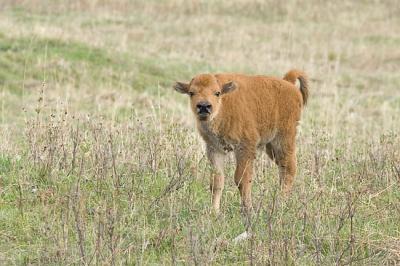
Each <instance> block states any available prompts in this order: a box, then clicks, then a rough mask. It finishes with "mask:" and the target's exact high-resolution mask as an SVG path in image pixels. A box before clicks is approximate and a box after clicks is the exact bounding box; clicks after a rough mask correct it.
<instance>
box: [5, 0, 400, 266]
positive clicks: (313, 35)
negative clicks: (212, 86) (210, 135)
mask: <svg viewBox="0 0 400 266" xmlns="http://www.w3.org/2000/svg"><path fill="white" fill-rule="evenodd" d="M399 32H400V4H399V3H398V1H395V0H393V1H389V0H388V1H372V0H371V1H370V0H360V1H344V2H341V3H339V2H335V1H317V0H311V1H294V0H289V1H281V2H276V1H256V0H251V1H244V0H241V1H227V0H223V1H182V0H168V1H153V0H150V1H128V0H118V1H111V0H99V1H95V0H93V1H90V0H80V1H60V0H57V1H50V0H42V1H39V0H31V1H28V0H26V1H24V0H18V1H11V0H3V1H2V2H1V3H0V114H1V116H0V136H1V142H0V264H2V265H12V264H17V265H21V264H54V265H59V264H66V265H69V264H100V265H109V264H117V265H121V264H140V265H148V264H150V265H157V264H165V265H170V264H195V265H203V264H260V265H268V264H269V265H288V264H289V265H293V264H296V265H311V264H317V265H332V264H337V265H346V264H356V265H358V264H360V265H364V264H369V265H374V264H382V265H393V264H396V263H400V186H399V185H400V149H399V147H400V136H399V128H400V91H399V88H400V71H399V69H400V35H399ZM291 68H299V69H303V70H304V71H306V72H307V73H308V75H309V77H310V78H311V86H310V93H311V96H310V99H309V105H308V106H307V107H306V109H305V111H304V113H303V116H302V122H301V125H300V127H299V134H298V138H297V143H298V148H297V150H298V174H297V178H296V180H295V185H294V191H293V193H292V195H291V197H290V198H284V197H283V196H282V195H281V194H280V191H279V180H278V178H277V169H276V167H275V166H274V164H273V163H272V162H271V161H269V159H268V157H267V156H266V155H265V154H262V153H260V154H259V157H258V160H257V165H256V169H255V170H256V171H255V173H256V177H255V180H254V185H253V201H254V205H255V214H254V217H253V220H252V223H251V228H250V230H251V232H252V233H253V234H252V237H251V238H250V239H248V240H247V241H243V242H240V243H236V244H235V243H234V242H233V241H232V239H234V238H235V237H236V236H237V235H239V234H240V233H242V232H243V231H244V230H245V228H244V224H243V222H242V217H241V215H240V198H239V193H238V191H237V188H236V187H235V185H234V182H233V177H232V175H233V171H234V168H233V163H234V160H233V158H231V159H230V162H228V163H227V165H226V168H227V173H228V174H227V178H226V188H225V191H224V195H223V199H222V206H221V214H220V215H218V216H215V215H213V214H210V201H211V198H210V193H209V191H208V182H209V181H208V179H209V174H210V169H209V166H208V163H207V160H206V158H205V155H204V147H203V143H202V141H201V139H200V138H199V136H198V134H197V133H196V130H195V126H194V122H193V117H192V115H191V113H190V110H189V107H188V104H187V101H188V99H186V97H184V96H182V95H179V94H177V93H175V92H173V90H172V84H173V82H174V81H175V80H181V81H188V80H190V78H191V77H192V76H193V75H195V74H197V73H203V72H243V73H247V74H267V75H274V76H283V75H284V74H285V73H286V72H287V71H288V70H289V69H291Z"/></svg>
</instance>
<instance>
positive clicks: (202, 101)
mask: <svg viewBox="0 0 400 266" xmlns="http://www.w3.org/2000/svg"><path fill="white" fill-rule="evenodd" d="M296 80H299V82H300V88H297V87H296V86H295V83H296ZM174 88H175V90H177V91H178V92H180V93H185V94H188V95H190V100H191V107H192V110H193V112H194V114H195V116H196V118H197V119H196V120H197V127H198V130H199V132H200V134H201V136H202V137H203V139H204V141H205V142H206V146H207V156H208V158H209V160H210V162H211V165H212V166H213V175H212V177H211V180H210V189H211V191H212V195H213V207H214V209H215V211H216V212H218V211H219V206H220V200H221V195H222V190H223V187H224V165H223V164H224V159H225V157H226V154H227V153H228V152H230V151H233V152H234V153H235V157H236V164H237V165H236V171H235V183H236V184H237V186H238V188H239V191H240V195H241V198H242V205H243V207H245V209H247V210H248V209H249V208H251V183H252V175H253V161H254V159H255V157H256V150H257V149H258V148H261V149H263V150H265V151H266V152H267V154H268V155H269V157H270V158H271V159H272V160H274V161H275V163H276V164H277V165H278V167H279V176H280V181H281V184H282V189H283V190H284V191H285V192H289V191H290V189H291V187H292V183H293V178H294V176H295V174H296V153H295V152H296V151H295V137H296V126H297V124H298V122H299V120H300V115H301V111H302V108H303V106H304V105H305V104H306V102H307V99H308V79H307V77H306V75H305V74H304V73H303V72H301V71H298V70H291V71H289V72H288V73H287V74H286V75H285V77H284V79H279V78H274V77H267V76H247V75H241V74H215V75H213V74H201V75H198V76H196V77H194V78H193V79H192V81H191V82H190V83H189V84H185V83H181V82H177V83H176V84H175V87H174Z"/></svg>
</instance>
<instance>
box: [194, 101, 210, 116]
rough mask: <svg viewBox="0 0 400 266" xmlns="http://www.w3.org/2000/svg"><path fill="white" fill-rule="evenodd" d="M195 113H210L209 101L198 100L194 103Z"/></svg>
mask: <svg viewBox="0 0 400 266" xmlns="http://www.w3.org/2000/svg"><path fill="white" fill-rule="evenodd" d="M196 108H197V113H199V114H209V113H211V108H212V106H211V104H210V103H209V102H199V103H198V104H197V105H196Z"/></svg>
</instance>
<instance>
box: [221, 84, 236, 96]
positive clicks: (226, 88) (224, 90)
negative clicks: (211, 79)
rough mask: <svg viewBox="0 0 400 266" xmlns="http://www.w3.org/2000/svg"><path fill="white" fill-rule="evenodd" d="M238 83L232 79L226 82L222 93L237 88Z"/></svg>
mask: <svg viewBox="0 0 400 266" xmlns="http://www.w3.org/2000/svg"><path fill="white" fill-rule="evenodd" d="M237 87H238V85H237V84H236V82H234V81H230V82H228V83H225V84H224V86H222V94H225V93H229V92H232V91H234V90H236V89H237Z"/></svg>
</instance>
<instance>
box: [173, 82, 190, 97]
mask: <svg viewBox="0 0 400 266" xmlns="http://www.w3.org/2000/svg"><path fill="white" fill-rule="evenodd" d="M174 89H175V90H176V91H177V92H179V93H184V94H188V93H189V84H186V83H182V82H176V83H175V85H174Z"/></svg>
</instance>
